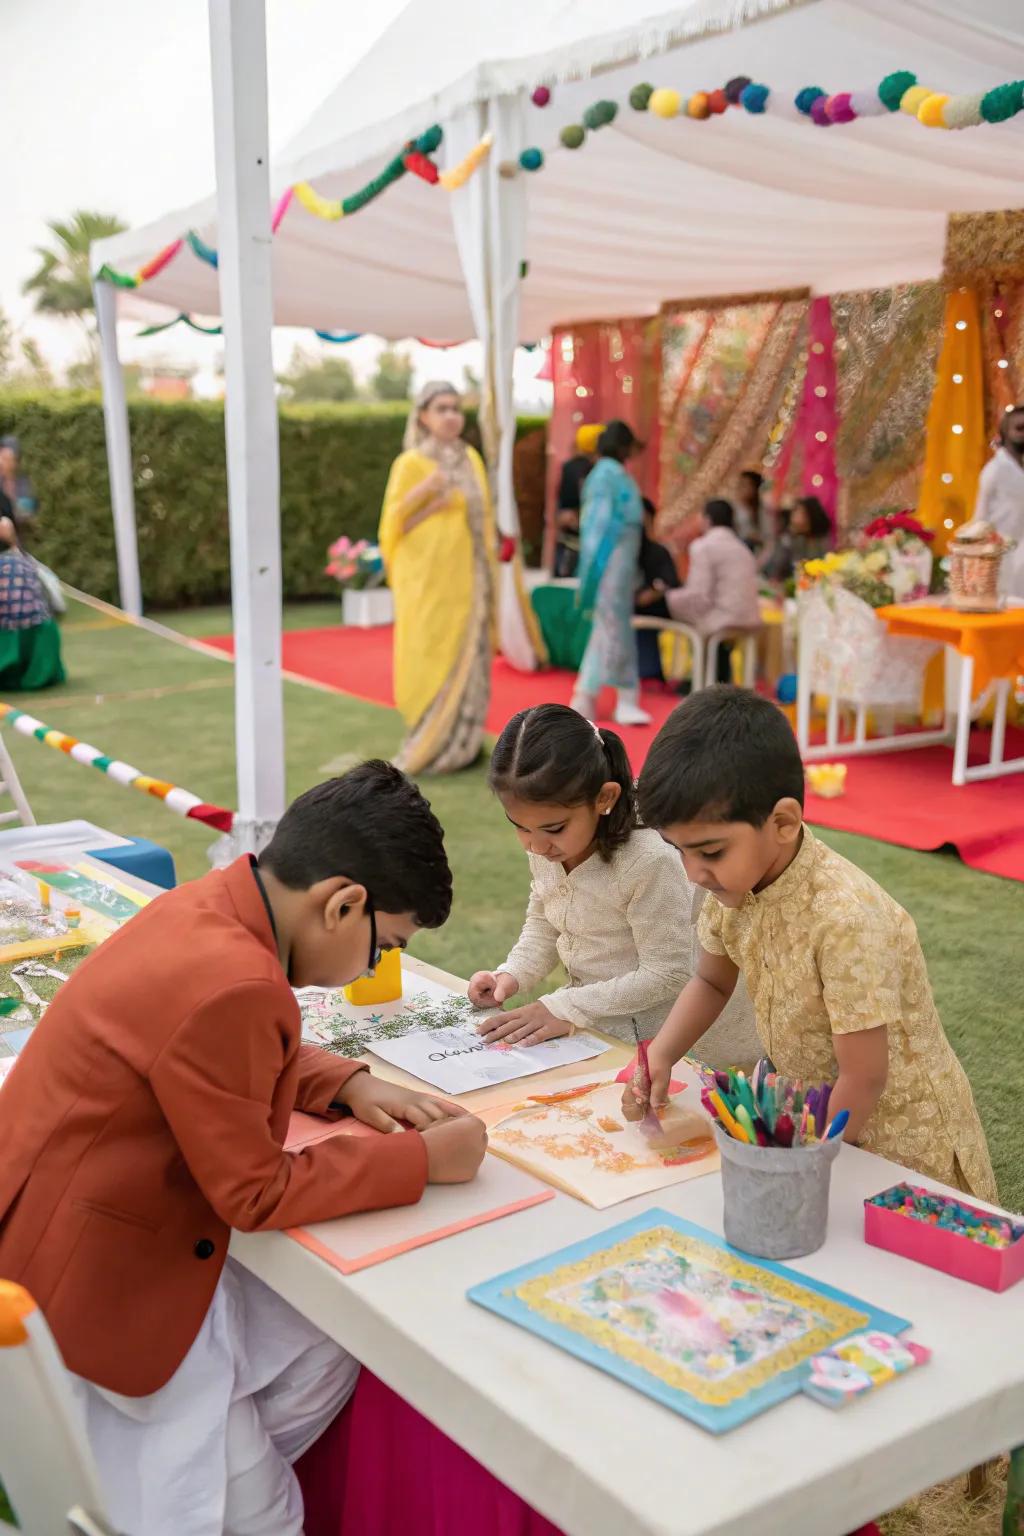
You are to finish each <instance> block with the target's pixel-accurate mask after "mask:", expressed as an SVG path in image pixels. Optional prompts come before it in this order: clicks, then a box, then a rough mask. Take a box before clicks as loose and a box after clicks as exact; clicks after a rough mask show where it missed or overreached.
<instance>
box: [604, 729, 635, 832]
mask: <svg viewBox="0 0 1024 1536" xmlns="http://www.w3.org/2000/svg"><path fill="white" fill-rule="evenodd" d="M594 730H595V731H596V732H597V736H598V740H599V741H600V743H601V746H602V749H603V751H604V755H605V757H606V759H607V761H608V772H607V774H606V775H605V778H606V780H608V781H612V780H614V782H615V783H616V784H618V786H619V788H620V789H621V791H622V793H621V794H620V795H619V798H618V799H617V800H616V802H615V804H614V805H613V806H612V808H611V810H610V811H609V812H608V815H607V816H602V817H601V820H600V823H599V824H598V828H597V845H598V852H599V853H600V854H601V857H602V858H604V859H609V858H611V856H612V854H613V853H614V851H615V849H616V848H621V847H622V846H623V844H624V843H626V842H628V841H629V834H630V833H631V832H632V831H633V830H634V829H635V827H636V825H637V811H636V784H635V782H634V779H633V769H632V768H631V767H630V762H629V756H628V754H627V752H626V748H625V746H624V744H623V741H622V737H621V736H617V735H616V734H615V732H614V731H606V730H602V729H601V728H599V727H598V726H595V727H594Z"/></svg>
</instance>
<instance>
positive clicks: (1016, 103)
mask: <svg viewBox="0 0 1024 1536" xmlns="http://www.w3.org/2000/svg"><path fill="white" fill-rule="evenodd" d="M1022 106H1024V80H1011V81H1010V83H1009V84H1008V85H997V86H996V87H995V88H994V89H993V90H991V91H986V92H985V94H984V96H983V97H982V98H981V115H982V117H983V118H984V119H985V121H986V123H1005V122H1006V120H1007V119H1008V118H1010V117H1016V116H1017V113H1018V112H1019V111H1020V110H1021V107H1022Z"/></svg>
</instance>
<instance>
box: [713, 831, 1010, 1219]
mask: <svg viewBox="0 0 1024 1536" xmlns="http://www.w3.org/2000/svg"><path fill="white" fill-rule="evenodd" d="M697 931H698V937H699V939H700V942H701V944H702V945H703V947H704V948H705V949H706V950H707V951H708V953H709V954H713V955H728V957H729V959H730V960H732V961H733V963H734V964H735V965H737V966H738V967H739V969H740V971H741V972H742V974H743V976H744V978H745V979H746V982H747V986H748V987H749V989H750V995H751V997H752V998H753V1001H754V1011H755V1013H756V1015H757V1028H758V1033H759V1035H760V1036H761V1040H762V1043H763V1045H764V1048H765V1051H766V1052H767V1054H768V1055H769V1056H770V1058H771V1060H772V1062H773V1063H774V1065H775V1067H776V1069H777V1070H778V1071H779V1072H781V1073H783V1074H784V1075H785V1076H786V1077H794V1078H796V1077H800V1078H803V1080H804V1082H805V1083H820V1082H834V1081H835V1079H836V1077H837V1076H838V1068H837V1064H836V1057H835V1051H834V1050H833V1047H832V1036H833V1035H842V1034H852V1033H853V1032H854V1031H856V1030H861V1029H875V1028H877V1027H878V1026H879V1025H880V1024H884V1025H885V1026H886V1028H887V1030H888V1033H889V1077H888V1082H887V1083H886V1086H885V1091H884V1092H883V1094H882V1097H881V1099H880V1100H879V1102H878V1104H877V1106H876V1107H875V1111H874V1113H873V1114H872V1116H871V1118H870V1119H869V1121H868V1123H867V1125H866V1126H865V1128H864V1131H863V1132H862V1134H861V1137H860V1142H859V1145H860V1146H862V1147H865V1148H866V1149H867V1150H868V1151H869V1152H877V1153H878V1154H879V1155H880V1156H881V1157H888V1158H890V1159H891V1160H892V1161H893V1162H896V1163H903V1164H904V1165H905V1166H906V1167H908V1168H912V1169H914V1170H916V1171H917V1172H919V1173H923V1174H927V1175H928V1176H929V1177H931V1178H934V1179H939V1180H941V1181H942V1182H943V1183H944V1184H951V1185H953V1186H954V1187H957V1188H961V1189H963V1188H966V1189H968V1190H970V1191H971V1192H972V1193H973V1194H975V1195H977V1196H978V1198H979V1199H982V1200H995V1199H996V1187H995V1178H994V1175H993V1173H992V1164H991V1163H990V1161H989V1155H988V1146H987V1144H986V1142H985V1133H984V1131H983V1130H982V1128H981V1122H980V1120H979V1119H978V1112H977V1110H976V1108H975V1106H974V1097H973V1095H972V1093H971V1085H970V1083H969V1082H968V1080H967V1075H966V1073H965V1072H964V1069H963V1067H962V1066H961V1065H960V1063H959V1061H958V1060H957V1058H956V1056H955V1054H954V1052H953V1048H952V1046H951V1045H950V1043H949V1041H948V1040H947V1039H946V1036H945V1033H944V1031H943V1028H942V1024H941V1022H940V1020H939V1015H938V1012H937V1010H936V1007H935V1001H934V998H933V997H932V989H931V984H930V983H929V980H928V971H927V968H926V966H925V959H924V955H923V953H922V951H921V945H920V941H919V940H918V937H917V929H916V928H915V926H914V923H913V921H912V919H911V918H910V917H909V916H908V914H907V913H906V912H904V910H903V908H902V907H901V906H899V905H898V904H897V903H896V902H895V901H893V899H892V897H891V896H889V895H888V894H887V893H886V892H885V891H883V890H882V888H881V886H880V885H877V884H876V883H875V881H874V880H872V879H871V878H870V877H869V876H868V875H866V874H864V872H863V870H860V869H858V868H857V867H856V865H854V864H851V863H850V862H849V861H848V860H847V859H844V858H842V857H841V856H840V855H839V854H838V853H833V851H832V849H831V848H828V847H826V845H825V844H824V843H821V842H819V841H818V840H817V838H816V837H814V835H813V834H812V833H811V832H810V831H809V830H808V829H807V828H806V827H805V828H804V832H803V843H802V845H801V848H800V851H799V853H798V854H797V856H796V858H795V859H794V860H793V862H792V864H791V865H790V866H789V868H788V869H787V870H785V871H784V873H783V874H782V875H780V877H779V879H778V880H776V881H775V882H774V884H772V885H769V886H767V887H766V888H765V890H763V891H760V892H758V893H757V894H756V895H753V894H752V895H749V896H747V898H746V899H745V901H744V902H743V905H742V906H741V907H738V908H727V907H723V906H722V903H721V902H720V901H717V900H716V899H715V897H714V896H710V895H709V896H708V899H707V900H706V901H705V903H704V906H703V909H702V911H701V914H700V919H699V923H698V930H697Z"/></svg>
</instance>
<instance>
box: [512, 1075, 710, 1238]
mask: <svg viewBox="0 0 1024 1536" xmlns="http://www.w3.org/2000/svg"><path fill="white" fill-rule="evenodd" d="M688 1086H689V1085H684V1089H683V1092H682V1093H679V1094H677V1095H676V1096H675V1098H673V1099H672V1100H670V1102H669V1105H668V1107H667V1110H666V1111H665V1113H664V1114H663V1116H662V1117H661V1128H662V1134H661V1135H660V1136H658V1137H652V1136H651V1135H650V1133H649V1132H647V1133H645V1131H644V1130H643V1128H642V1127H641V1126H640V1125H638V1124H636V1123H634V1122H631V1121H628V1120H626V1119H625V1117H624V1116H623V1114H622V1086H621V1084H619V1083H617V1082H615V1081H601V1082H594V1081H593V1080H590V1081H581V1082H579V1083H575V1084H566V1085H563V1086H561V1087H560V1088H559V1090H558V1091H557V1092H556V1093H552V1094H549V1095H542V1094H538V1095H535V1096H534V1097H533V1098H531V1099H529V1100H527V1101H526V1102H520V1103H518V1104H514V1105H507V1106H505V1107H504V1108H502V1109H496V1110H493V1111H490V1112H488V1113H486V1114H485V1116H484V1118H485V1119H486V1120H487V1122H488V1128H489V1143H488V1145H489V1148H490V1150H491V1151H492V1152H494V1153H495V1154H496V1155H497V1156H498V1157H503V1158H505V1159H506V1160H507V1161H508V1162H511V1163H515V1164H517V1165H518V1166H519V1167H520V1168H524V1169H526V1171H527V1172H529V1173H532V1174H534V1175H536V1177H537V1178H540V1179H543V1180H544V1181H545V1183H547V1184H552V1185H554V1186H555V1187H556V1188H558V1189H562V1190H564V1191H565V1192H566V1193H567V1194H570V1195H574V1196H575V1197H576V1199H578V1200H582V1201H584V1202H585V1203H586V1204H587V1205H592V1206H595V1207H596V1208H597V1209H599V1210H603V1209H604V1208H605V1207H606V1206H609V1205H616V1204H618V1202H619V1201H620V1200H629V1199H631V1198H632V1197H633V1196H635V1195H647V1194H651V1193H653V1192H654V1191H655V1190H659V1189H665V1188H667V1187H668V1186H669V1185H672V1184H679V1183H682V1182H683V1181H684V1180H686V1179H693V1178H699V1177H700V1176H701V1175H702V1174H705V1173H714V1172H716V1171H717V1169H718V1167H719V1156H718V1150H717V1148H716V1146H715V1141H714V1137H713V1135H712V1131H711V1126H710V1122H709V1121H708V1118H707V1116H706V1115H705V1114H703V1113H702V1112H701V1111H700V1110H699V1109H697V1108H695V1107H689V1106H687V1105H686V1104H685V1096H686V1088H687V1087H688ZM693 1097H694V1098H696V1094H694V1095H693Z"/></svg>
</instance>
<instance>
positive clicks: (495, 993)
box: [469, 971, 519, 1030]
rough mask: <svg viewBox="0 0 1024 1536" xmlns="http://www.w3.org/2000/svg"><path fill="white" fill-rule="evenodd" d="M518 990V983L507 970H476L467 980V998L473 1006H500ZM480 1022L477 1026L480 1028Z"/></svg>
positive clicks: (481, 1026)
mask: <svg viewBox="0 0 1024 1536" xmlns="http://www.w3.org/2000/svg"><path fill="white" fill-rule="evenodd" d="M518 991H519V983H518V981H516V979H515V977H514V976H510V975H509V973H508V971H498V972H497V974H492V972H491V971H477V973H476V975H475V976H471V977H470V980H469V1000H470V1002H471V1003H472V1004H473V1007H474V1008H500V1007H501V1005H502V1003H506V1002H508V1000H509V998H510V997H515V995H516V993H517V992H518ZM483 1027H484V1026H483V1025H482V1024H478V1025H477V1028H478V1029H480V1030H482V1029H483Z"/></svg>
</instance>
